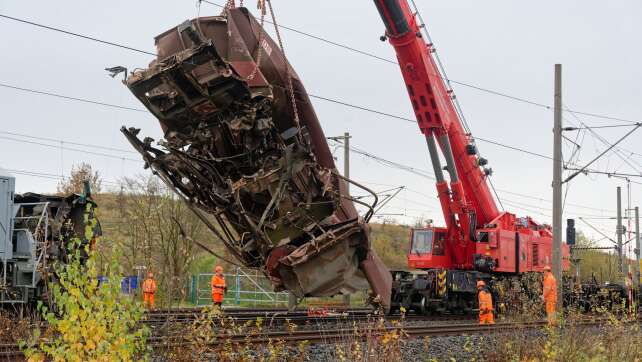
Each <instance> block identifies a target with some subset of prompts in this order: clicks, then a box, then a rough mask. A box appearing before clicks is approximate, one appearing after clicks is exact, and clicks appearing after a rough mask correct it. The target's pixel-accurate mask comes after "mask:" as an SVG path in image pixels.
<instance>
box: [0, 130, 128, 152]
mask: <svg viewBox="0 0 642 362" xmlns="http://www.w3.org/2000/svg"><path fill="white" fill-rule="evenodd" d="M0 134H5V135H9V136H17V137H24V138H31V139H35V140H40V141H49V142H57V143H62V144H68V145H74V146H82V147H89V148H96V149H101V150H106V151H114V152H123V153H133V154H138V152H136V151H132V150H125V149H122V148H114V147H107V146H100V145H96V144H88V143H80V142H74V141H67V140H63V139H58V138H49V137H40V136H33V135H27V134H24V133H17V132H8V131H0ZM57 148H60V147H57Z"/></svg>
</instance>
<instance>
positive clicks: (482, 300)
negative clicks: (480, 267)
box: [478, 289, 493, 314]
mask: <svg viewBox="0 0 642 362" xmlns="http://www.w3.org/2000/svg"><path fill="white" fill-rule="evenodd" d="M478 297H479V314H487V313H492V312H493V296H492V295H491V294H490V293H489V292H488V291H487V290H484V289H482V290H480V291H479V295H478Z"/></svg>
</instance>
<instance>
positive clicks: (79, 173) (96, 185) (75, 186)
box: [58, 162, 102, 195]
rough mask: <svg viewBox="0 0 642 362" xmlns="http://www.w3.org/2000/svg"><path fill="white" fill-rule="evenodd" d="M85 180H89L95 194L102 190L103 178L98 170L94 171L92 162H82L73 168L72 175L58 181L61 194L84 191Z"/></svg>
mask: <svg viewBox="0 0 642 362" xmlns="http://www.w3.org/2000/svg"><path fill="white" fill-rule="evenodd" d="M85 181H89V186H90V187H91V191H92V193H93V194H98V193H100V191H101V190H102V178H101V177H100V174H99V173H98V171H94V170H93V168H92V167H91V165H90V164H88V163H84V162H83V163H81V164H80V165H74V166H72V168H71V175H70V177H69V178H68V179H64V180H62V181H60V182H59V183H58V193H59V194H61V195H69V194H80V193H82V192H83V188H84V183H85Z"/></svg>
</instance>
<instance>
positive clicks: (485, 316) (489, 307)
mask: <svg viewBox="0 0 642 362" xmlns="http://www.w3.org/2000/svg"><path fill="white" fill-rule="evenodd" d="M477 290H478V298H479V324H495V317H494V316H493V296H492V295H491V294H490V292H489V291H488V289H487V288H486V283H484V281H483V280H479V281H477Z"/></svg>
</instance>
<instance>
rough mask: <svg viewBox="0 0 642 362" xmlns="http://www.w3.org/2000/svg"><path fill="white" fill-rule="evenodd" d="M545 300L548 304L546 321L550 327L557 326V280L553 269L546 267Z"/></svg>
mask: <svg viewBox="0 0 642 362" xmlns="http://www.w3.org/2000/svg"><path fill="white" fill-rule="evenodd" d="M543 297H544V298H543V299H544V303H545V304H546V320H547V321H548V325H554V324H555V318H556V316H555V309H556V307H557V280H555V277H554V276H553V273H551V267H550V266H548V265H547V266H545V267H544V288H543Z"/></svg>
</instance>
